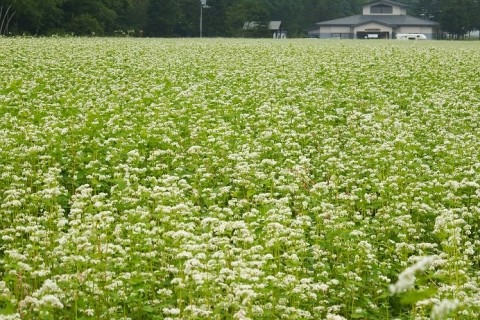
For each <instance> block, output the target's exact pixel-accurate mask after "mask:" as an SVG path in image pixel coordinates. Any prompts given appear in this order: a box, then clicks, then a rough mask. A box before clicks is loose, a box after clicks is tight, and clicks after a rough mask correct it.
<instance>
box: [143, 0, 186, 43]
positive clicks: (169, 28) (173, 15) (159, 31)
mask: <svg viewBox="0 0 480 320" xmlns="http://www.w3.org/2000/svg"><path fill="white" fill-rule="evenodd" d="M147 8H148V9H147V16H148V22H147V25H146V30H145V31H146V34H147V35H148V36H153V37H173V36H178V35H179V34H178V29H179V28H180V25H181V24H182V23H183V22H184V16H183V12H182V10H181V3H180V2H179V1H177V0H150V3H149V4H148V7H147Z"/></svg>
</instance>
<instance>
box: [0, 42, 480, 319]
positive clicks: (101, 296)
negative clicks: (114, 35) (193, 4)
mask: <svg viewBox="0 0 480 320" xmlns="http://www.w3.org/2000/svg"><path fill="white" fill-rule="evenodd" d="M479 49H480V48H479V44H478V43H477V42H470V43H462V45H461V47H459V46H458V45H456V46H453V45H450V43H439V42H423V43H420V42H419V43H416V42H408V41H406V42H393V41H390V42H387V41H385V42H383V41H378V42H366V41H364V42H362V41H358V42H357V41H354V40H352V41H348V42H341V41H338V42H337V41H331V40H330V41H319V40H318V41H317V40H315V41H312V40H301V41H300V40H297V41H293V40H286V41H273V40H269V41H267V40H264V41H259V40H250V41H248V40H213V39H211V40H209V39H207V40H204V41H200V40H168V39H162V40H155V39H133V38H132V39H104V38H91V39H79V38H61V39H58V38H43V39H32V38H18V39H13V38H2V39H0V58H1V59H2V64H1V65H0V74H1V75H2V76H1V78H0V114H1V115H2V121H1V122H0V204H1V205H0V319H2V320H6V319H23V320H29V319H32V320H33V319H35V320H37V319H42V320H43V319H279V318H282V319H331V320H333V319H344V318H347V319H354V318H360V319H379V320H380V319H382V320H384V319H394V318H395V319H418V320H421V319H429V317H430V315H432V319H437V320H438V319H442V318H443V317H444V316H445V315H446V314H448V313H449V312H452V314H456V315H457V316H458V319H472V320H473V319H478V318H479V317H480V288H479V286H478V284H479V283H480V234H479V230H480V175H479V172H480V160H479V159H480V130H479V125H480V83H479V82H478V76H479V74H478V61H479V59H480V50H479ZM397 279H398V281H397Z"/></svg>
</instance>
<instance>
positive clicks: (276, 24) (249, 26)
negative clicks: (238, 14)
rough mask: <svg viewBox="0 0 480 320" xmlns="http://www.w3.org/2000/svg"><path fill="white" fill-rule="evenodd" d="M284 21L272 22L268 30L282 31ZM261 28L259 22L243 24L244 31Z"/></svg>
mask: <svg viewBox="0 0 480 320" xmlns="http://www.w3.org/2000/svg"><path fill="white" fill-rule="evenodd" d="M281 26H282V21H270V23H269V24H268V29H269V30H272V31H276V30H280V28H281ZM258 27H260V23H259V22H257V21H245V23H244V24H243V30H251V29H255V28H258Z"/></svg>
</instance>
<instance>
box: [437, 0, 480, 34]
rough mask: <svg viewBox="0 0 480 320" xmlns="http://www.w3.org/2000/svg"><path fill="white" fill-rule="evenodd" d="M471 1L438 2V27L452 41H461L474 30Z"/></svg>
mask: <svg viewBox="0 0 480 320" xmlns="http://www.w3.org/2000/svg"><path fill="white" fill-rule="evenodd" d="M474 7H475V5H474V2H473V0H443V1H441V2H440V17H439V18H440V25H441V28H442V30H444V31H446V32H448V33H450V35H451V36H452V37H453V38H454V39H463V38H464V36H465V34H466V33H467V32H468V31H471V30H472V29H473V28H474V21H473V17H472V10H473V8H474Z"/></svg>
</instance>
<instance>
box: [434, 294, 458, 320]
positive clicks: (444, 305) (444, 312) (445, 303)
mask: <svg viewBox="0 0 480 320" xmlns="http://www.w3.org/2000/svg"><path fill="white" fill-rule="evenodd" d="M459 305H460V301H459V300H458V299H453V300H448V299H445V300H442V301H440V303H438V304H436V305H435V306H434V307H433V309H432V313H431V314H430V318H431V319H432V320H441V319H445V318H446V317H447V316H448V314H449V313H450V312H452V311H453V310H455V309H456V308H457V307H458V306H459Z"/></svg>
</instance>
